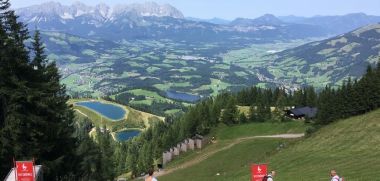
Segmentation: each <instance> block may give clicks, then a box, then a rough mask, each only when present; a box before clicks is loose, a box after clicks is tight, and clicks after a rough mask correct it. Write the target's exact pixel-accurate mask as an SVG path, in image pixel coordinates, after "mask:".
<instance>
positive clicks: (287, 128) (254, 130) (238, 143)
mask: <svg viewBox="0 0 380 181" xmlns="http://www.w3.org/2000/svg"><path fill="white" fill-rule="evenodd" d="M304 130H305V125H304V124H303V123H302V122H288V123H250V124H242V125H237V126H232V127H227V126H223V125H220V126H219V127H218V128H217V129H216V130H214V131H213V132H212V133H211V135H213V136H215V137H216V142H215V143H213V144H211V145H209V146H207V147H206V148H204V149H203V150H201V151H200V150H196V151H191V152H187V153H185V154H183V155H182V156H181V157H179V158H176V159H174V160H173V161H172V162H170V163H169V164H168V165H167V166H166V171H168V170H169V171H170V172H171V173H170V174H167V175H164V176H161V177H159V180H168V181H171V180H173V181H174V180H189V181H190V180H197V181H209V180H218V181H219V180H249V178H250V176H249V175H246V173H249V169H250V164H251V163H258V162H260V163H263V162H267V161H268V160H269V156H270V155H272V154H274V153H275V152H277V149H278V148H279V145H281V144H283V145H289V144H290V143H291V142H294V140H286V139H267V138H261V139H258V138H255V139H246V140H244V141H242V140H241V139H242V138H248V137H252V136H258V135H274V134H286V133H302V132H304ZM230 146H231V148H228V149H225V148H226V147H230ZM219 150H222V151H219ZM205 157H206V159H203V158H205ZM197 160H201V161H200V162H197ZM189 162H197V163H196V164H190V166H188V167H186V168H185V169H177V168H178V167H183V165H186V164H189ZM173 169H174V170H175V171H172V170H173ZM217 173H219V175H217Z"/></svg>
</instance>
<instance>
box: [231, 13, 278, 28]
mask: <svg viewBox="0 0 380 181" xmlns="http://www.w3.org/2000/svg"><path fill="white" fill-rule="evenodd" d="M281 24H284V22H282V21H281V20H280V19H278V18H277V17H276V16H274V15H272V14H264V15H263V16H260V17H258V18H255V19H247V18H236V19H235V20H233V21H232V22H231V23H230V25H232V26H263V25H281Z"/></svg>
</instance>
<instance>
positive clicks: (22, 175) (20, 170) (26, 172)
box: [16, 161, 34, 181]
mask: <svg viewBox="0 0 380 181" xmlns="http://www.w3.org/2000/svg"><path fill="white" fill-rule="evenodd" d="M16 181H34V164H33V162H32V161H16Z"/></svg>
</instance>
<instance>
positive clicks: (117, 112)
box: [76, 101, 127, 121]
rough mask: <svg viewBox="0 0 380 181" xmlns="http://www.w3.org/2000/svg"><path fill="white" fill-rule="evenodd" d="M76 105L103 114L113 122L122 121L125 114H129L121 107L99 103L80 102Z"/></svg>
mask: <svg viewBox="0 0 380 181" xmlns="http://www.w3.org/2000/svg"><path fill="white" fill-rule="evenodd" d="M76 105H78V106H83V107H86V108H89V109H91V110H94V111H96V112H97V113H99V114H101V115H102V116H104V117H107V118H108V119H111V120H112V121H118V120H121V119H123V118H124V117H125V114H127V112H126V111H125V110H124V109H123V108H121V107H119V106H116V105H113V104H107V103H102V102H99V101H84V102H78V103H76Z"/></svg>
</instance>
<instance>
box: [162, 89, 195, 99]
mask: <svg viewBox="0 0 380 181" xmlns="http://www.w3.org/2000/svg"><path fill="white" fill-rule="evenodd" d="M166 96H167V97H168V98H170V99H176V100H180V101H186V102H197V101H198V100H199V99H200V98H201V97H200V96H198V95H193V94H188V93H184V92H177V91H172V90H170V91H166Z"/></svg>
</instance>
